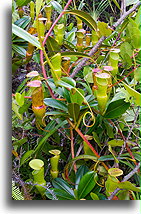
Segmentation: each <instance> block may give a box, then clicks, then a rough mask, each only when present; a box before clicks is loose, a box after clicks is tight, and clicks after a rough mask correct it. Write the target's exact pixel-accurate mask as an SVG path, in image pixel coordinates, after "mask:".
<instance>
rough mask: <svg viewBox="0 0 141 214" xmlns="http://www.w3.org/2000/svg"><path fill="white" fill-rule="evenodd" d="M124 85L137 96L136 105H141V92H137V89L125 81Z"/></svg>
mask: <svg viewBox="0 0 141 214" xmlns="http://www.w3.org/2000/svg"><path fill="white" fill-rule="evenodd" d="M123 85H124V87H125V89H126V90H127V91H128V93H129V94H130V95H131V96H132V97H134V98H135V103H136V105H139V106H141V94H140V93H139V92H137V91H136V90H135V89H133V88H131V87H130V86H129V85H127V84H126V83H124V82H123Z"/></svg>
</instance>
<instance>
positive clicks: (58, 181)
mask: <svg viewBox="0 0 141 214" xmlns="http://www.w3.org/2000/svg"><path fill="white" fill-rule="evenodd" d="M52 184H53V186H54V188H56V189H61V190H64V191H65V192H66V193H69V194H70V195H72V196H74V192H73V190H72V187H71V186H70V185H69V184H68V183H67V182H66V181H64V180H63V179H62V178H55V179H54V180H53V181H52Z"/></svg>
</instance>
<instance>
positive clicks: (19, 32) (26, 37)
mask: <svg viewBox="0 0 141 214" xmlns="http://www.w3.org/2000/svg"><path fill="white" fill-rule="evenodd" d="M12 33H14V34H15V35H16V36H18V37H20V38H22V39H24V40H25V41H27V42H29V43H31V44H32V45H34V46H36V47H37V48H39V49H42V48H41V45H40V42H39V41H38V39H37V38H36V37H35V36H32V35H31V34H29V33H28V32H27V31H25V30H23V29H22V28H20V27H18V26H17V25H15V24H12Z"/></svg>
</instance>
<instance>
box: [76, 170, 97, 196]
mask: <svg viewBox="0 0 141 214" xmlns="http://www.w3.org/2000/svg"><path fill="white" fill-rule="evenodd" d="M95 176H96V173H95V172H94V171H91V172H87V173H86V174H85V175H84V176H83V177H82V178H81V180H80V182H79V185H78V191H77V192H78V199H81V198H84V197H85V196H86V195H88V193H90V192H91V190H92V189H93V188H94V186H95V184H96V182H95V179H96V180H97V177H95ZM94 177H95V178H94Z"/></svg>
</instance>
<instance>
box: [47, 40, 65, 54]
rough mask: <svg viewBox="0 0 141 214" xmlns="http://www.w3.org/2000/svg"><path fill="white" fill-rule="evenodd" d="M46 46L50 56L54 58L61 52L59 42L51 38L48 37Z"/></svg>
mask: <svg viewBox="0 0 141 214" xmlns="http://www.w3.org/2000/svg"><path fill="white" fill-rule="evenodd" d="M46 45H47V49H48V53H49V56H53V55H55V54H56V53H58V52H60V50H61V48H60V46H59V45H58V42H57V41H56V40H55V39H54V38H53V37H51V36H49V37H48V39H47V41H46Z"/></svg>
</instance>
